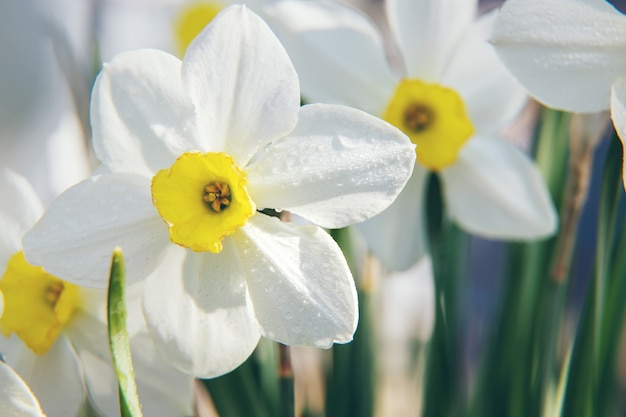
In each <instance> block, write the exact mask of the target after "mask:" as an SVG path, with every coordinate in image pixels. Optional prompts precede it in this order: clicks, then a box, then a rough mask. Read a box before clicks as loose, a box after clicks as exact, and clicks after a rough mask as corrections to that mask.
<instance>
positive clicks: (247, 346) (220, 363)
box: [143, 238, 259, 378]
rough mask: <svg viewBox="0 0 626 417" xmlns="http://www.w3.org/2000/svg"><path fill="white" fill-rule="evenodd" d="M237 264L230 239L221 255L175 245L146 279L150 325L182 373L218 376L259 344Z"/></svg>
mask: <svg viewBox="0 0 626 417" xmlns="http://www.w3.org/2000/svg"><path fill="white" fill-rule="evenodd" d="M239 262H240V260H239V256H238V254H237V252H236V250H235V248H234V247H233V245H232V242H231V240H230V238H227V239H225V240H224V242H223V249H222V252H221V253H219V254H212V253H208V252H205V253H197V252H192V251H189V250H186V249H183V248H180V247H177V246H172V247H171V249H170V250H168V251H167V253H166V256H165V259H164V260H163V263H162V264H161V267H160V268H159V269H158V270H156V271H155V272H154V274H152V275H150V276H149V277H148V279H147V280H146V281H145V284H144V285H145V287H144V299H143V306H144V314H145V317H146V323H147V324H148V329H149V330H150V333H151V334H152V336H153V337H154V338H155V342H156V343H157V347H158V348H159V349H160V350H161V352H162V353H163V354H164V355H165V357H166V358H167V359H166V360H168V361H169V362H170V363H171V364H173V365H174V366H176V367H177V368H178V369H180V370H181V371H183V372H186V373H188V374H192V375H194V376H197V377H200V378H212V377H216V376H219V375H221V374H224V373H226V372H229V371H232V370H233V369H235V368H236V367H238V366H239V365H241V363H243V362H244V361H245V360H246V359H247V358H248V357H249V356H250V355H251V354H252V351H253V350H254V348H255V347H256V345H257V342H258V341H259V331H258V329H257V326H256V322H255V320H254V317H253V316H252V312H251V310H250V309H249V307H248V305H247V304H246V285H245V282H244V280H243V276H242V269H241V266H240V264H239ZM181 273H182V279H181Z"/></svg>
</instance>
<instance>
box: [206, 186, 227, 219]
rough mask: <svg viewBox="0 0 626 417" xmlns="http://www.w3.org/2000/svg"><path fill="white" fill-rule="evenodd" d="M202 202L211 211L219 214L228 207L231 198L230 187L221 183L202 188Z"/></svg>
mask: <svg viewBox="0 0 626 417" xmlns="http://www.w3.org/2000/svg"><path fill="white" fill-rule="evenodd" d="M202 200H203V201H204V202H205V203H207V205H208V206H209V207H210V208H211V210H213V211H215V212H217V213H219V212H220V211H222V210H224V209H225V208H227V207H228V206H229V205H230V202H231V201H232V196H231V194H230V187H229V186H228V184H226V183H223V182H218V181H216V182H213V183H211V184H208V185H206V186H205V187H204V195H203V196H202Z"/></svg>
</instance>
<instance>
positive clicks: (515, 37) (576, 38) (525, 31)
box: [492, 0, 626, 184]
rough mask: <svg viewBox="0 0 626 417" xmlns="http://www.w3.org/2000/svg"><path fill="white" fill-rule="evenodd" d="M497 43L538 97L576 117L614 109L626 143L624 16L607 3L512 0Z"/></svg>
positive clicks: (497, 33)
mask: <svg viewBox="0 0 626 417" xmlns="http://www.w3.org/2000/svg"><path fill="white" fill-rule="evenodd" d="M492 38H493V44H494V46H495V49H496V51H497V53H498V55H499V56H500V58H501V59H502V61H503V62H504V64H505V65H506V67H507V68H508V69H509V70H510V71H511V72H512V73H513V75H514V76H515V77H516V78H517V79H518V80H519V81H520V83H522V85H523V86H524V87H526V88H527V89H528V91H529V93H530V94H531V95H532V96H533V97H535V98H536V99H537V100H539V101H540V102H542V103H543V104H545V105H546V106H549V107H554V108H557V109H561V110H566V111H571V112H576V113H587V112H589V113H594V112H599V111H602V110H607V109H609V108H610V109H611V117H612V119H613V123H614V124H615V129H616V131H617V133H618V134H619V136H620V138H621V139H622V143H624V138H625V137H626V16H624V14H622V13H621V12H619V11H618V10H616V9H615V8H614V7H613V6H612V5H611V4H610V3H608V2H606V1H604V0H575V1H571V0H508V1H507V2H505V3H504V6H503V7H502V9H501V11H500V13H499V16H498V19H497V21H496V24H495V27H494V30H493V35H492ZM624 182H625V184H626V170H624Z"/></svg>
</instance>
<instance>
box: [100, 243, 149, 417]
mask: <svg viewBox="0 0 626 417" xmlns="http://www.w3.org/2000/svg"><path fill="white" fill-rule="evenodd" d="M125 285H126V271H125V266H124V255H123V254H122V249H120V248H115V250H114V251H113V259H112V261H111V275H110V277H109V294H108V303H107V316H108V322H109V346H110V347H111V354H112V356H113V365H114V366H115V372H116V374H117V380H118V384H119V394H120V412H121V416H122V417H142V416H143V414H142V413H141V405H140V404H139V397H138V396H137V386H136V384H135V371H134V370H133V363H132V360H131V357H130V345H129V342H128V332H127V331H126V304H125V300H124V288H125Z"/></svg>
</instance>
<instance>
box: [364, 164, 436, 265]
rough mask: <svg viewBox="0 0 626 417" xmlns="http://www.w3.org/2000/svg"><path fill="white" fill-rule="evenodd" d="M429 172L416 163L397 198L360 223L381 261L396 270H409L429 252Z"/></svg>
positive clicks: (372, 248)
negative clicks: (426, 211)
mask: <svg viewBox="0 0 626 417" xmlns="http://www.w3.org/2000/svg"><path fill="white" fill-rule="evenodd" d="M429 175H430V172H429V171H427V170H426V169H424V168H422V167H421V166H420V165H416V166H415V169H414V170H413V175H412V176H411V179H410V180H409V182H408V183H407V185H406V187H404V189H403V190H402V192H401V193H400V195H399V196H398V198H397V199H396V201H394V202H393V204H392V205H391V206H389V208H388V209H387V210H385V211H383V212H382V213H381V214H379V215H378V216H376V217H373V218H371V219H369V220H367V221H365V222H363V223H360V224H358V225H357V226H356V227H357V229H359V230H360V231H361V232H362V233H363V234H364V235H365V238H366V239H367V243H368V245H369V247H370V249H371V250H372V252H374V254H375V255H376V256H377V257H378V258H379V259H380V261H381V263H382V264H383V265H384V266H386V267H387V268H390V269H392V270H394V271H403V270H405V269H408V268H409V267H411V266H412V265H414V264H415V262H417V261H418V260H419V259H420V258H421V257H422V256H423V255H424V254H425V253H426V252H427V243H426V219H425V207H424V192H425V189H426V184H427V179H428V176H429Z"/></svg>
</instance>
